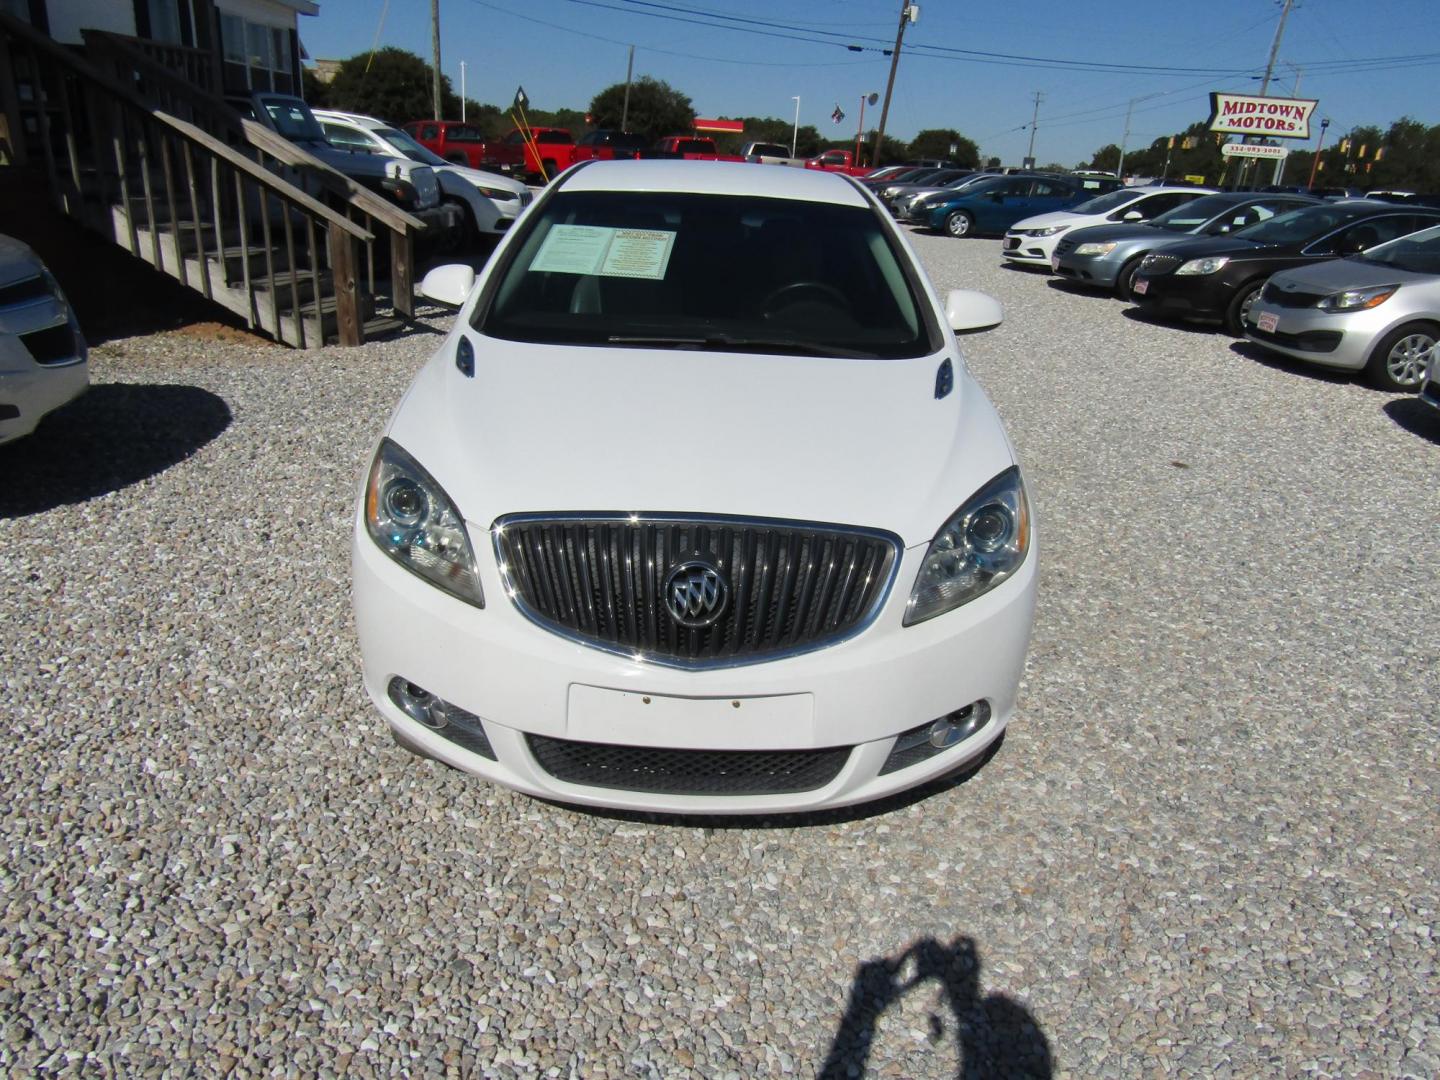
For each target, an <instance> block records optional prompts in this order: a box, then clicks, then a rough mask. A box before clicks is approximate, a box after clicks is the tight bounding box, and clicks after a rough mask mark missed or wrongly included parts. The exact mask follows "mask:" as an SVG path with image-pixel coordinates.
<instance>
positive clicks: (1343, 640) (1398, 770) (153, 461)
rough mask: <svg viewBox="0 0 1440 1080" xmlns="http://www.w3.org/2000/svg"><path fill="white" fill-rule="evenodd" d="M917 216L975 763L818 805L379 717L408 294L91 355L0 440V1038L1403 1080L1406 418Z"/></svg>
mask: <svg viewBox="0 0 1440 1080" xmlns="http://www.w3.org/2000/svg"><path fill="white" fill-rule="evenodd" d="M915 243H916V245H917V247H918V248H919V250H920V252H921V254H922V256H923V257H924V259H925V260H926V262H927V264H928V266H929V267H930V270H931V273H932V275H933V276H934V277H935V279H936V281H937V283H938V284H939V285H940V287H941V289H942V290H943V289H945V288H951V287H960V286H969V287H975V288H980V289H984V290H987V291H990V292H993V293H994V294H996V295H998V296H999V297H1000V298H1001V299H1002V300H1003V301H1004V302H1005V305H1006V309H1007V321H1006V323H1005V325H1004V326H1002V327H1001V328H1000V329H999V330H997V331H995V332H993V333H990V334H986V335H980V336H976V337H974V338H971V339H969V340H968V342H967V346H968V352H969V355H970V360H971V365H972V367H973V369H974V370H975V371H976V373H977V375H978V376H979V378H980V380H981V382H982V383H983V384H984V385H985V386H986V387H987V388H988V390H989V391H990V393H991V395H992V397H993V398H994V399H995V401H996V403H997V405H998V406H999V408H1000V410H1001V412H1002V413H1003V414H1004V416H1005V418H1006V420H1007V422H1008V424H1009V428H1010V433H1011V436H1012V438H1013V440H1014V442H1015V444H1016V446H1017V448H1018V449H1019V452H1020V454H1021V455H1022V458H1023V460H1024V462H1025V465H1026V468H1027V475H1028V479H1029V482H1030V485H1031V494H1032V498H1033V500H1034V502H1035V504H1036V507H1037V514H1038V517H1039V522H1040V528H1041V529H1042V536H1043V544H1044V550H1043V563H1042V565H1043V574H1042V583H1041V598H1040V609H1039V614H1038V620H1037V624H1036V634H1035V640H1034V644H1033V647H1032V650H1031V654H1030V663H1029V669H1028V674H1027V678H1026V682H1025V685H1024V686H1023V688H1022V700H1021V710H1020V715H1019V716H1018V717H1017V719H1016V722H1015V723H1014V725H1013V726H1012V728H1011V730H1010V733H1009V737H1008V739H1007V741H1006V743H1005V746H1004V748H1003V749H1002V750H1001V751H1000V753H999V754H998V755H997V756H996V757H995V758H994V759H993V760H992V761H991V762H990V763H989V764H988V765H987V766H986V767H985V768H984V769H983V770H981V771H980V772H979V773H978V774H977V775H976V776H975V777H974V778H973V779H971V780H969V781H968V782H966V783H962V784H952V785H950V786H947V787H945V788H943V789H941V790H938V791H931V792H927V793H924V794H923V795H921V796H917V797H914V798H909V799H906V800H902V801H900V802H899V803H898V804H889V805H885V806H881V807H876V808H871V809H869V810H864V811H861V812H857V813H852V814H844V815H835V816H831V817H826V818H823V819H819V820H813V819H811V820H800V821H785V822H778V821H777V822H765V821H751V820H744V821H734V822H724V821H722V822H711V823H705V822H694V821H684V822H674V821H662V820H647V819H643V818H636V817H627V816H613V815H597V814H594V813H583V812H577V811H574V810H570V809H567V808H563V807H557V806H551V805H547V804H543V803H539V802H535V801H532V800H530V799H527V798H525V797H522V796H518V795H513V794H511V793H509V792H507V791H504V790H500V789H497V788H494V787H490V786H487V785H485V784H483V783H480V782H477V781H475V780H473V779H471V778H468V777H466V776H463V775H461V774H459V773H456V772H452V771H448V770H446V769H443V768H441V767H440V766H437V765H435V764H432V763H428V762H420V761H417V760H416V759H414V758H412V757H410V756H408V755H407V754H405V753H404V752H402V751H400V750H398V749H396V748H395V747H394V746H393V745H392V744H391V742H390V740H389V739H388V737H386V736H385V734H384V730H383V725H382V723H381V721H380V720H379V718H378V716H376V715H375V714H374V713H373V712H372V710H371V708H370V706H369V704H368V702H367V700H366V699H365V696H364V693H363V691H362V689H361V685H360V679H359V671H358V668H359V657H358V651H357V648H356V644H355V639H354V634H353V630H352V627H351V620H350V612H349V600H348V595H347V589H348V575H349V567H348V561H349V556H348V542H349V531H348V523H349V515H350V505H351V498H352V492H353V486H354V484H355V483H356V481H357V478H358V476H359V473H360V470H361V468H362V466H363V464H364V459H365V457H366V454H367V449H368V446H369V444H370V441H371V439H372V438H373V437H374V435H375V434H376V433H377V432H378V430H379V428H380V426H381V424H382V423H383V421H384V418H385V416H386V414H387V412H388V410H389V409H390V408H391V406H392V405H393V404H394V402H395V401H396V400H398V397H399V394H400V392H401V390H402V389H403V387H404V386H405V384H406V382H407V381H408V379H409V377H410V375H411V374H412V372H413V371H414V369H415V368H416V367H417V365H419V364H420V363H421V361H422V359H423V358H424V356H425V355H426V353H427V352H428V351H429V350H430V349H431V348H432V347H433V345H434V344H435V342H436V340H437V339H436V338H435V337H434V335H433V334H430V333H425V332H421V333H416V334H414V335H413V336H410V337H407V338H404V339H401V340H397V341H393V342H389V343H384V344H377V345H372V346H369V347H367V348H365V349H361V350H340V349H331V350H325V351H322V352H312V353H305V354H300V353H294V352H290V351H287V350H284V349H279V348H271V347H257V346H252V345H245V344H237V343H233V342H229V341H223V340H206V339H203V338H197V337H195V336H193V335H190V336H186V335H159V336H153V337H145V338H129V339H125V340H120V341H116V342H113V343H110V344H107V345H105V346H102V347H100V348H99V349H97V351H96V353H95V355H94V364H93V378H94V381H95V383H96V385H95V387H94V389H93V390H92V392H91V393H90V394H89V395H88V397H87V398H84V399H82V400H81V401H79V402H77V403H76V404H75V405H74V406H72V407H70V408H69V409H68V410H66V411H65V412H64V413H62V414H59V415H58V416H56V417H55V418H52V420H51V421H50V422H49V423H48V424H47V425H46V426H45V428H44V429H42V432H41V433H40V434H39V435H38V436H37V437H35V438H34V439H32V440H29V441H27V442H22V443H19V444H16V445H14V446H12V447H9V448H5V449H0V477H3V481H0V611H3V613H4V618H3V622H0V686H3V689H4V693H5V700H6V708H5V717H6V730H7V732H8V735H9V738H10V741H11V751H10V752H9V753H8V754H7V755H5V757H4V759H3V765H0V788H3V790H4V791H7V792H9V795H8V796H6V797H5V799H4V807H3V810H0V831H3V845H4V848H3V850H4V858H3V866H0V911H3V916H0V1032H3V1038H0V1073H5V1074H8V1075H15V1076H18V1075H27V1074H35V1073H40V1074H46V1075H49V1074H69V1075H85V1076H151V1075H155V1076H160V1075H168V1076H188V1075H195V1076H214V1075H225V1074H227V1073H228V1074H230V1075H234V1076H271V1075H274V1076H339V1075H342V1074H343V1075H347V1076H355V1077H370V1076H400V1075H406V1076H419V1077H429V1076H471V1075H486V1076H492V1075H493V1076H503V1077H509V1076H534V1075H545V1076H563V1077H570V1076H584V1077H618V1076H626V1077H647V1078H648V1077H672V1076H695V1077H707V1078H709V1077H736V1078H740V1077H743V1078H746V1080H749V1078H751V1077H772V1076H773V1077H785V1076H797V1077H814V1076H826V1077H829V1076H836V1077H841V1076H858V1075H877V1076H893V1077H907V1078H908V1077H914V1078H920V1077H956V1076H965V1077H971V1076H1004V1075H1017V1076H1024V1075H1031V1076H1051V1075H1054V1076H1060V1077H1076V1078H1090V1077H1111V1076H1114V1077H1132V1076H1207V1077H1208V1076H1220V1077H1224V1076H1235V1077H1253V1076H1262V1075H1263V1076H1324V1077H1340V1076H1345V1077H1367V1076H1373V1077H1382V1076H1383V1077H1390V1076H1415V1077H1430V1076H1434V1075H1436V1074H1437V1073H1440V1020H1437V1016H1440V972H1437V970H1436V967H1437V965H1436V953H1437V947H1436V939H1437V936H1440V928H1437V923H1436V912H1435V907H1436V904H1437V893H1440V886H1437V879H1440V854H1437V842H1436V841H1437V832H1440V830H1437V825H1440V814H1437V805H1440V800H1437V777H1440V770H1437V760H1436V757H1437V754H1436V726H1437V711H1440V710H1437V707H1436V702H1437V699H1440V665H1437V663H1436V645H1437V631H1440V624H1437V619H1436V615H1435V612H1436V605H1435V596H1434V587H1433V583H1432V581H1431V578H1432V577H1433V571H1434V568H1435V567H1436V566H1440V501H1437V498H1436V494H1435V478H1436V477H1437V476H1440V423H1434V422H1432V421H1431V419H1430V418H1429V417H1428V416H1426V415H1425V414H1424V413H1423V411H1422V409H1421V407H1420V406H1419V405H1418V403H1416V402H1414V401H1411V400H1406V399H1400V398H1392V397H1390V396H1388V395H1384V394H1379V393H1376V392H1374V391H1372V390H1369V389H1367V388H1366V387H1364V386H1363V385H1360V384H1357V383H1354V382H1352V381H1349V380H1345V379H1339V378H1335V377H1331V376H1328V375H1324V374H1317V373H1315V372H1313V371H1309V370H1306V369H1303V368H1301V367H1299V366H1298V365H1296V366H1292V365H1287V364H1280V363H1276V362H1273V361H1262V360H1257V359H1256V358H1255V357H1254V356H1253V355H1251V354H1249V353H1247V352H1246V351H1245V350H1244V349H1243V348H1242V347H1239V346H1236V345H1235V344H1233V343H1232V341H1231V340H1230V339H1229V338H1226V337H1224V336H1222V335H1220V334H1217V333H1212V332H1208V331H1198V332H1197V331H1194V330H1186V329H1176V328H1171V327H1163V326H1158V325H1152V324H1148V323H1145V322H1142V321H1139V320H1136V319H1134V318H1132V317H1128V316H1127V315H1126V314H1125V308H1124V306H1123V305H1121V304H1120V303H1119V302H1117V301H1115V300H1113V299H1110V298H1108V297H1105V296H1102V295H1098V294H1096V295H1089V294H1078V293H1072V292H1069V291H1066V290H1064V289H1063V288H1058V287H1056V286H1054V285H1051V284H1050V283H1049V281H1048V279H1047V278H1046V277H1045V276H1042V275H1037V274H1034V273H1030V272H1025V271H1013V270H1008V269H1005V268H1002V267H1001V266H1000V265H999V262H1000V259H999V245H998V242H996V241H991V240H971V241H952V240H948V239H943V238H939V237H928V236H920V235H917V236H916V237H915ZM442 321H443V320H442Z"/></svg>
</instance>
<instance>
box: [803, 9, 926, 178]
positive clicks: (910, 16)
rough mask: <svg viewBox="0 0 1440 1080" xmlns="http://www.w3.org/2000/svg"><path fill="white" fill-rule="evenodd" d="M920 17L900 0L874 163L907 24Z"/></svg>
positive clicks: (882, 133)
mask: <svg viewBox="0 0 1440 1080" xmlns="http://www.w3.org/2000/svg"><path fill="white" fill-rule="evenodd" d="M919 17H920V11H919V9H918V8H914V7H912V6H911V4H910V0H900V29H898V30H896V31H895V51H894V52H892V53H891V54H890V78H889V79H888V80H887V81H886V83H885V104H884V105H883V106H882V107H881V109H880V126H879V127H878V128H876V129H875V149H874V150H873V151H872V152H871V154H870V163H871V164H872V165H879V164H880V144H881V143H883V142H884V141H885V121H886V120H888V119H890V95H891V93H892V92H893V91H894V89H895V69H896V68H898V67H899V66H900V44H901V42H903V41H904V40H905V25H906V24H907V23H912V22H914V21H915V20H916V19H918V18H919ZM791 156H792V157H793V156H794V155H793V154H792V155H791Z"/></svg>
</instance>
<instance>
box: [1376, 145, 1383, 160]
mask: <svg viewBox="0 0 1440 1080" xmlns="http://www.w3.org/2000/svg"><path fill="white" fill-rule="evenodd" d="M1384 157H1385V147H1383V146H1377V147H1376V148H1375V160H1376V161H1381V160H1383V159H1384Z"/></svg>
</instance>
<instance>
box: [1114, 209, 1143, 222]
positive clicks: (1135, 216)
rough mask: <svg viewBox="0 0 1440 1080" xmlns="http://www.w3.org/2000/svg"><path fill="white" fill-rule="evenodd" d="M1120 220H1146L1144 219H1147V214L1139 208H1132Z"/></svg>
mask: <svg viewBox="0 0 1440 1080" xmlns="http://www.w3.org/2000/svg"><path fill="white" fill-rule="evenodd" d="M1120 220H1121V221H1144V220H1145V215H1144V214H1142V213H1141V212H1140V211H1139V210H1131V211H1130V212H1129V213H1127V214H1126V215H1125V216H1124V217H1122V218H1121V219H1120Z"/></svg>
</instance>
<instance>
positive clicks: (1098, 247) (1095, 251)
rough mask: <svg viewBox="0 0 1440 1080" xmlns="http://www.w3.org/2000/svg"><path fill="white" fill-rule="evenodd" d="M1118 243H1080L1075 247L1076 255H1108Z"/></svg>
mask: <svg viewBox="0 0 1440 1080" xmlns="http://www.w3.org/2000/svg"><path fill="white" fill-rule="evenodd" d="M1119 246H1120V245H1119V244H1115V243H1110V244H1081V245H1080V246H1079V247H1077V248H1076V249H1075V254H1076V255H1109V254H1110V252H1112V251H1114V250H1115V249H1116V248H1117V247H1119Z"/></svg>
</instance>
